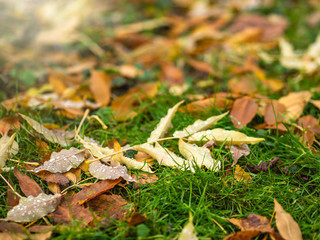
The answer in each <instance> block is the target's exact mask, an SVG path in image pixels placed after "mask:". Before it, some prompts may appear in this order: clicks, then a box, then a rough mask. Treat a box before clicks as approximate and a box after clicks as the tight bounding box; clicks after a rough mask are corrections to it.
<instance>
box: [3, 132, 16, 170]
mask: <svg viewBox="0 0 320 240" xmlns="http://www.w3.org/2000/svg"><path fill="white" fill-rule="evenodd" d="M15 137H16V134H15V133H14V134H13V135H12V136H11V137H8V135H7V134H5V135H3V137H2V138H0V168H3V167H4V166H5V165H6V161H7V159H8V157H9V154H10V153H13V154H15V153H16V151H15V149H14V148H16V147H17V146H15V147H13V143H14V142H15V141H14V138H15Z"/></svg>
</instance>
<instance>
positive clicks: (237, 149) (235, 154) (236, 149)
mask: <svg viewBox="0 0 320 240" xmlns="http://www.w3.org/2000/svg"><path fill="white" fill-rule="evenodd" d="M230 152H231V155H232V159H233V163H232V165H231V167H233V166H234V165H236V164H237V162H238V160H239V158H241V157H242V156H248V155H249V154H250V149H249V147H248V144H243V145H240V146H237V145H231V147H230Z"/></svg>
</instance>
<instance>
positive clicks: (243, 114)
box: [230, 98, 258, 129]
mask: <svg viewBox="0 0 320 240" xmlns="http://www.w3.org/2000/svg"><path fill="white" fill-rule="evenodd" d="M257 112H258V104H257V103H256V102H255V101H254V100H253V99H250V98H240V99H237V100H236V101H235V102H234V103H233V106H232V109H231V112H230V118H231V121H232V123H233V125H234V126H235V127H236V128H240V129H241V128H243V127H244V126H246V125H247V124H248V123H249V122H251V121H252V119H253V118H254V117H255V115H256V114H257Z"/></svg>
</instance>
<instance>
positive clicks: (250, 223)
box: [227, 213, 273, 233]
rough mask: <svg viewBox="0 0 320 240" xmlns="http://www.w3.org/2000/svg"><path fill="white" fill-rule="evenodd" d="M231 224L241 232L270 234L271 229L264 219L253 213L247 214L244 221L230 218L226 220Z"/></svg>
mask: <svg viewBox="0 0 320 240" xmlns="http://www.w3.org/2000/svg"><path fill="white" fill-rule="evenodd" d="M227 220H228V221H229V222H231V223H232V224H234V225H236V226H237V227H238V228H240V229H241V231H250V230H253V231H259V232H260V233H271V232H273V228H272V227H271V224H270V222H269V221H268V219H267V218H266V217H263V216H260V215H257V214H255V213H252V214H249V215H248V216H247V218H245V219H236V218H231V219H227Z"/></svg>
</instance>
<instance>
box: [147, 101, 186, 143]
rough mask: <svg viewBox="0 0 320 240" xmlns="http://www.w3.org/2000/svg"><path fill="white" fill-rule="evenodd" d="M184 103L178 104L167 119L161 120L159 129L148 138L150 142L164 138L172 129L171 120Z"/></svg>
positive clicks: (169, 112)
mask: <svg viewBox="0 0 320 240" xmlns="http://www.w3.org/2000/svg"><path fill="white" fill-rule="evenodd" d="M183 102H184V101H181V102H178V103H177V104H176V105H174V106H173V107H172V108H170V109H169V110H168V113H167V115H166V116H165V117H163V118H161V120H160V122H159V123H158V125H157V127H156V128H155V129H154V130H153V131H152V132H151V134H150V137H149V138H148V142H151V141H155V140H157V139H159V138H162V137H163V136H164V134H166V132H167V131H168V129H170V128H171V127H172V124H171V120H172V118H173V116H174V114H175V113H176V111H177V110H178V108H179V106H180V105H181V104H182V103H183Z"/></svg>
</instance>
